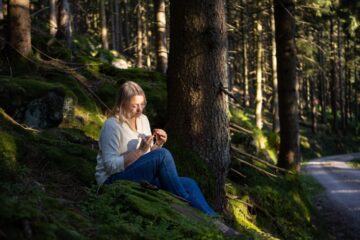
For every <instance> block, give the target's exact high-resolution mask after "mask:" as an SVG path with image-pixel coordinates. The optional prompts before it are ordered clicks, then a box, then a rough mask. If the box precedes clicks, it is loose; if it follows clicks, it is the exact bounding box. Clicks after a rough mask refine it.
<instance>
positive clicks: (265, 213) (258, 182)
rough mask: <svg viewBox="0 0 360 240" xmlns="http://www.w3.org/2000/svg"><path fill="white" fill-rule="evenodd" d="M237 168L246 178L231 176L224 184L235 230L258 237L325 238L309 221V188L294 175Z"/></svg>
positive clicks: (321, 230) (311, 215)
mask: <svg viewBox="0 0 360 240" xmlns="http://www.w3.org/2000/svg"><path fill="white" fill-rule="evenodd" d="M241 171H242V173H243V174H245V175H246V176H247V177H246V179H243V180H242V181H239V179H233V178H231V181H229V183H228V184H227V189H228V190H227V192H228V194H230V200H229V206H230V209H231V210H232V212H233V214H234V216H235V219H236V223H237V226H238V229H240V230H241V229H243V228H246V229H249V230H251V232H253V233H257V234H258V235H260V237H257V238H259V239H326V236H325V235H324V232H323V229H321V228H318V226H316V225H314V223H313V222H314V221H313V217H314V213H313V208H312V206H311V204H310V201H309V200H310V199H309V198H308V195H309V193H308V191H310V190H308V189H305V188H304V186H303V182H302V181H300V179H299V178H298V177H296V176H294V175H289V176H278V177H276V178H274V177H269V176H265V175H262V174H260V173H258V172H256V171H255V170H254V169H252V168H249V167H246V166H243V167H242V168H241ZM316 236H317V237H316Z"/></svg>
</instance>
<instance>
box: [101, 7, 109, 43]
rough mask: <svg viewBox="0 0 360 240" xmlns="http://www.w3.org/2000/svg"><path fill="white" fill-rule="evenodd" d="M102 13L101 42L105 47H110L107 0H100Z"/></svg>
mask: <svg viewBox="0 0 360 240" xmlns="http://www.w3.org/2000/svg"><path fill="white" fill-rule="evenodd" d="M100 15H101V31H100V35H101V43H102V47H103V48H104V49H109V42H108V29H107V26H106V13H105V0H100Z"/></svg>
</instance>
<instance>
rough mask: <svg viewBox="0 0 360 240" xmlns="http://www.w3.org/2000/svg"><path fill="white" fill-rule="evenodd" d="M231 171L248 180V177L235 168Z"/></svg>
mask: <svg viewBox="0 0 360 240" xmlns="http://www.w3.org/2000/svg"><path fill="white" fill-rule="evenodd" d="M230 171H232V172H234V173H236V174H238V175H239V176H240V177H243V178H246V176H245V175H244V174H242V173H241V172H239V171H238V170H236V169H234V168H230Z"/></svg>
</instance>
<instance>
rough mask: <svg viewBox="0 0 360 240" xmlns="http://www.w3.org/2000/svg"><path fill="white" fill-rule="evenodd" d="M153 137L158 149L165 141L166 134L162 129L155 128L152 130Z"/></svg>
mask: <svg viewBox="0 0 360 240" xmlns="http://www.w3.org/2000/svg"><path fill="white" fill-rule="evenodd" d="M153 135H154V136H155V144H156V145H157V146H158V147H161V146H162V145H164V143H165V142H166V141H167V134H166V132H165V131H164V130H163V129H158V128H155V129H154V130H153Z"/></svg>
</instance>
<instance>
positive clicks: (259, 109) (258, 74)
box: [255, 17, 263, 129]
mask: <svg viewBox="0 0 360 240" xmlns="http://www.w3.org/2000/svg"><path fill="white" fill-rule="evenodd" d="M259 18H260V17H259ZM256 35H257V54H256V98H255V102H256V106H255V108H256V109H255V118H256V127H257V128H259V129H262V126H263V123H262V98H263V96H262V63H261V60H262V53H263V46H262V42H261V41H262V39H261V35H262V26H261V21H260V19H258V20H257V22H256Z"/></svg>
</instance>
